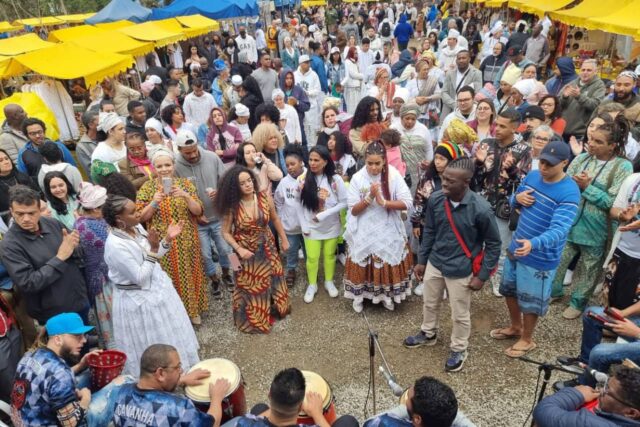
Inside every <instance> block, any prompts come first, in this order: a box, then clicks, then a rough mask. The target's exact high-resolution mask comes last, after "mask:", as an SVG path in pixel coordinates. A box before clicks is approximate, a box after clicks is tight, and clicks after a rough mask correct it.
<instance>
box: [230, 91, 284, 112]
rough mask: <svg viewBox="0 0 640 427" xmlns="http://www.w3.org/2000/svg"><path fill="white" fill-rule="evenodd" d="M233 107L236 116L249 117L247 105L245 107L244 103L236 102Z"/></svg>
mask: <svg viewBox="0 0 640 427" xmlns="http://www.w3.org/2000/svg"><path fill="white" fill-rule="evenodd" d="M274 92H275V91H274ZM235 108H236V116H238V117H249V115H251V112H250V111H249V107H247V106H246V105H244V104H236V107H235Z"/></svg>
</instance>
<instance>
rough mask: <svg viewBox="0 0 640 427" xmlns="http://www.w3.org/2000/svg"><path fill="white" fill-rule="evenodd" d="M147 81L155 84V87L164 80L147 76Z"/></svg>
mask: <svg viewBox="0 0 640 427" xmlns="http://www.w3.org/2000/svg"><path fill="white" fill-rule="evenodd" d="M147 81H148V82H151V83H153V84H154V85H161V84H162V79H161V78H160V77H158V76H155V75H151V76H147Z"/></svg>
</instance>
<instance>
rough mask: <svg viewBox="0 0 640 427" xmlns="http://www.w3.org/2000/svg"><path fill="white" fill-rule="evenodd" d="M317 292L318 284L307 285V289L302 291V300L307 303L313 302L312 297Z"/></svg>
mask: <svg viewBox="0 0 640 427" xmlns="http://www.w3.org/2000/svg"><path fill="white" fill-rule="evenodd" d="M336 292H337V291H336ZM317 293H318V285H309V286H307V291H306V292H305V293H304V302H306V303H307V304H311V303H312V302H313V297H315V296H316V294H317Z"/></svg>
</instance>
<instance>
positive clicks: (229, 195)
mask: <svg viewBox="0 0 640 427" xmlns="http://www.w3.org/2000/svg"><path fill="white" fill-rule="evenodd" d="M241 173H247V174H249V176H250V177H251V181H253V188H254V191H257V190H258V188H259V186H258V179H257V178H256V176H255V174H254V173H253V172H251V170H250V169H249V168H247V167H246V166H243V165H240V164H236V165H235V166H233V167H232V168H231V169H229V170H228V171H226V172H225V174H224V175H222V179H221V180H220V183H219V184H218V195H217V196H216V198H215V201H214V202H213V208H214V209H215V211H216V213H217V214H218V215H219V216H220V217H221V218H222V217H224V216H226V215H229V214H233V213H235V212H236V211H237V210H238V207H239V206H240V200H241V199H242V189H241V188H240V174H241Z"/></svg>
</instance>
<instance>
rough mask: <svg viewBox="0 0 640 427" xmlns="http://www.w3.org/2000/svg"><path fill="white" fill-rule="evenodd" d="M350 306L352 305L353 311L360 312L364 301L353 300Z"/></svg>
mask: <svg viewBox="0 0 640 427" xmlns="http://www.w3.org/2000/svg"><path fill="white" fill-rule="evenodd" d="M352 307H353V311H355V312H356V313H362V309H363V308H364V302H363V301H358V300H353V304H352Z"/></svg>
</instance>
